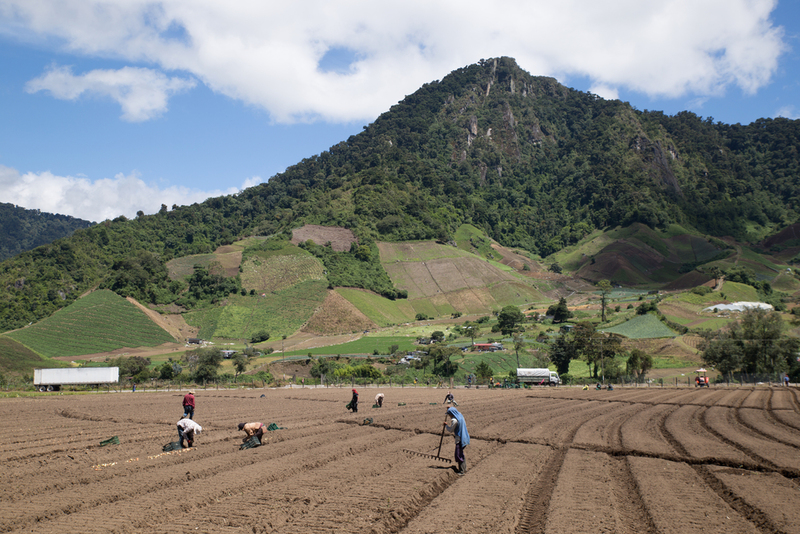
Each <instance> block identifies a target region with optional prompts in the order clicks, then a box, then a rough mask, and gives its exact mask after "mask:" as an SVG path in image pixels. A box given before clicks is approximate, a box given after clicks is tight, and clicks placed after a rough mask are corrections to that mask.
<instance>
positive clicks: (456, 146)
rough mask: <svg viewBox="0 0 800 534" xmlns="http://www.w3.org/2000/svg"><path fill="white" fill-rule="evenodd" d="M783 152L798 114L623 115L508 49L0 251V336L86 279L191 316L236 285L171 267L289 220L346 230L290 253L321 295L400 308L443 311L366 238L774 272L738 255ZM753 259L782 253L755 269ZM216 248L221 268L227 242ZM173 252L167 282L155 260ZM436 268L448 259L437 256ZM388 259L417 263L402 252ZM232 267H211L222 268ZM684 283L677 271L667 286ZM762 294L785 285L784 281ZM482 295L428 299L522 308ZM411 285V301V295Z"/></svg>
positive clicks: (767, 219) (584, 261)
mask: <svg viewBox="0 0 800 534" xmlns="http://www.w3.org/2000/svg"><path fill="white" fill-rule="evenodd" d="M797 146H800V121H796V120H794V121H793V120H787V119H783V118H777V119H760V120H758V121H756V122H755V123H753V124H750V125H739V124H736V125H726V124H722V123H714V122H713V121H711V120H703V119H702V118H701V117H698V116H696V115H694V114H692V113H688V112H683V113H678V114H676V115H674V116H669V115H666V114H664V113H661V112H658V111H640V110H637V109H634V108H632V107H631V106H630V105H629V104H627V103H625V102H621V101H618V100H604V99H602V98H600V97H598V96H597V95H593V94H590V93H584V92H580V91H576V90H573V89H570V88H567V87H564V86H563V85H561V84H559V83H558V82H557V81H556V80H555V79H553V78H546V77H540V76H532V75H531V74H529V73H527V72H525V71H523V70H521V69H520V68H519V67H518V66H517V64H516V62H515V61H514V60H513V59H511V58H495V59H489V60H481V61H480V62H478V63H476V64H473V65H469V66H466V67H464V68H461V69H457V70H455V71H453V72H452V73H450V74H448V75H446V76H444V77H443V78H442V79H441V80H439V81H435V82H431V83H429V84H426V85H424V86H423V87H421V88H420V89H419V90H417V91H416V92H414V93H413V94H411V95H409V96H408V97H406V98H405V99H404V100H403V101H401V102H399V103H398V104H397V105H395V106H393V107H392V108H391V109H390V110H388V111H387V112H386V113H384V114H382V115H381V116H380V117H378V118H377V119H376V120H375V121H374V122H373V123H371V124H369V125H367V126H366V127H365V128H364V131H363V132H361V133H359V134H358V135H354V136H352V137H350V138H348V139H347V140H344V141H342V142H341V143H338V144H336V145H335V146H333V147H331V148H330V149H329V150H328V151H325V152H323V153H321V154H318V155H313V156H310V157H309V158H307V159H304V160H303V161H301V162H298V163H297V164H296V165H293V166H291V167H289V168H287V169H286V171H285V172H283V173H280V174H278V175H276V176H273V177H271V178H270V179H269V180H268V181H267V182H265V183H263V184H260V185H258V186H255V187H252V188H249V189H247V190H245V191H242V192H240V193H237V194H236V195H230V196H224V197H217V198H212V199H209V200H207V201H205V202H203V203H202V204H195V205H192V206H183V207H176V208H175V209H172V210H167V209H165V210H162V211H161V212H159V213H157V214H154V215H150V216H140V217H137V218H136V219H134V220H127V219H126V218H124V217H118V218H116V219H114V220H111V221H103V222H101V223H100V224H97V225H95V226H92V227H90V228H85V229H79V230H77V231H76V232H75V233H74V234H73V235H72V236H71V237H69V238H63V239H59V240H56V241H54V242H52V243H50V244H47V245H43V246H40V247H38V248H35V249H33V250H31V251H27V252H22V253H20V254H19V255H17V256H15V257H14V258H11V259H8V260H6V261H5V262H3V263H2V264H0V287H2V288H3V291H2V292H0V331H6V330H9V329H12V328H20V327H22V326H24V325H27V324H29V323H31V322H34V323H35V322H37V321H39V320H41V319H44V318H46V317H49V316H51V315H52V314H53V313H54V312H55V311H56V310H58V309H60V308H64V307H66V306H69V305H70V304H72V303H73V302H75V301H76V300H77V299H78V297H79V296H80V295H81V294H83V293H85V292H86V291H87V290H91V289H94V288H97V287H101V288H108V289H112V290H113V291H115V292H116V293H117V294H119V295H121V296H131V297H134V298H136V299H137V300H139V301H140V302H143V303H149V304H157V305H160V306H165V307H166V306H172V305H177V306H185V307H187V308H188V309H189V311H191V313H193V314H197V315H202V314H203V313H204V311H203V310H207V309H212V308H213V306H216V305H217V304H218V303H219V302H220V300H222V299H224V297H225V296H226V295H231V294H233V293H234V292H237V293H238V292H239V290H240V289H242V287H241V282H240V280H239V279H237V278H236V276H233V277H232V278H233V279H232V280H229V281H228V282H226V281H225V280H220V279H216V278H214V276H222V275H221V274H219V273H215V272H211V273H205V272H202V271H201V272H200V273H199V274H198V276H196V277H195V279H194V281H193V280H192V276H194V274H195V273H190V269H193V268H194V267H193V266H194V262H195V259H192V258H189V259H185V258H187V257H189V256H194V255H209V254H212V253H215V252H216V251H218V250H219V248H220V247H225V246H231V245H232V244H233V243H235V242H236V241H237V240H239V239H241V238H244V237H249V238H252V236H272V237H271V238H270V239H274V240H289V239H290V238H291V232H292V231H293V230H294V229H297V228H299V227H301V226H303V225H305V224H314V225H321V226H323V227H330V226H339V227H342V228H345V229H347V230H349V231H352V233H353V234H354V236H355V238H356V239H357V242H355V243H354V246H353V247H352V248H351V249H350V250H344V251H342V250H333V248H330V247H326V244H325V243H317V245H315V247H312V248H309V249H308V252H310V253H311V254H313V255H314V256H315V257H316V258H317V259H318V260H319V261H321V262H322V264H323V265H324V270H326V271H328V273H327V274H326V275H325V276H326V278H327V280H328V282H329V284H330V285H332V286H334V287H360V288H362V289H366V290H371V291H374V292H376V293H379V294H382V295H384V296H385V297H387V298H389V299H392V298H400V299H402V295H399V294H398V293H397V290H398V289H400V290H402V288H401V287H399V286H400V285H401V284H407V286H408V288H409V289H408V291H409V296H410V297H411V298H410V301H409V302H404V303H402V305H403V306H409V305H410V306H411V307H412V308H415V309H420V310H427V311H426V313H427V312H430V313H446V312H447V311H448V310H458V309H459V308H458V306H456V305H455V303H454V301H452V300H450V299H449V298H446V299H443V300H437V299H436V298H435V297H434V296H428V293H426V292H427V291H428V289H427V286H425V287H417V288H415V287H413V286H412V283H413V284H417V286H419V284H418V283H417V281H416V280H415V279H414V278H413V277H411V278H409V277H408V276H406V277H405V278H403V275H402V273H396V274H395V275H393V276H396V277H397V280H398V281H397V282H396V283H395V287H392V282H391V280H390V277H389V275H388V274H387V266H388V265H390V264H391V262H387V263H383V264H382V263H381V261H385V260H378V259H377V258H376V257H377V253H376V252H375V251H376V250H377V246H376V244H377V243H386V242H389V243H395V244H396V243H403V242H419V241H433V240H436V241H438V242H440V243H455V244H456V245H457V247H451V248H453V250H454V251H455V250H458V251H461V252H462V253H467V252H474V253H476V254H477V255H476V256H474V257H472V258H464V259H463V260H461V259H460V260H458V264H459V265H461V264H462V263H464V265H469V264H470V262H473V263H474V262H475V261H476V259H475V258H479V259H480V258H483V259H484V260H485V259H490V260H494V259H496V258H492V257H491V256H490V255H493V254H494V253H493V252H492V251H491V250H489V248H491V247H492V245H491V244H490V243H489V240H494V242H496V243H497V244H498V245H499V246H502V247H506V248H508V249H516V250H519V251H521V252H522V254H520V255H519V258H526V257H527V258H531V259H532V260H533V261H535V260H536V259H539V258H548V262H547V263H549V262H550V260H551V259H553V258H559V255H560V254H563V255H564V256H563V260H564V262H565V263H566V264H568V265H569V267H568V270H569V271H571V272H572V273H576V274H578V276H581V277H585V278H587V279H589V280H597V279H602V278H608V279H614V280H615V281H618V282H620V283H623V284H625V285H639V286H642V287H663V286H667V285H669V284H679V285H681V284H683V285H684V286H685V287H689V286H691V285H694V284H695V283H696V282H697V280H696V278H697V276H696V275H693V274H692V272H693V271H692V270H693V269H695V268H697V267H702V266H703V265H704V264H707V263H709V262H712V263H713V262H717V263H721V264H723V265H724V264H725V261H726V260H729V258H730V257H732V256H730V254H737V256H736V259H735V260H732V261H734V264H733V265H734V266H739V265H740V264H741V265H744V266H748V265H749V266H752V268H753V269H754V270H755V271H757V273H758V276H760V277H768V276H777V273H776V272H775V271H774V270H773V269H774V267H778V268H784V267H785V266H786V263H785V262H787V261H789V260H790V259H792V258H793V257H796V256H789V255H787V253H786V251H787V250H788V249H787V247H791V246H792V244H793V241H792V240H791V238H790V237H789V236H788V235H787V236H786V237H785V238H784V239H782V240H778V241H774V242H771V244H770V246H769V248H768V249H763V250H761V249H759V251H757V256H756V258H752V257H749V256H748V255H749V252H747V250H746V248H747V246H748V244H750V245H754V244H755V243H756V242H760V241H761V240H763V239H764V238H765V237H767V236H770V235H772V234H776V233H778V232H779V231H780V230H782V229H783V228H786V227H789V226H790V225H792V224H794V223H796V222H797V220H798V216H799V215H800V212H799V211H798V203H797V198H800V194H798V193H800V191H798V187H800V186H799V185H798V183H797V180H796V177H797V176H798V175H800V156H798V152H797V150H796V147H797ZM464 225H469V227H467V226H464ZM468 229H470V230H469V231H468ZM603 236H605V237H603ZM723 237H724V238H725V239H727V240H728V241H726V242H725V243H723V242H722V241H720V238H723ZM587 238H591V239H596V240H597V241H596V242H595V243H592V244H590V245H587V246H588V248H587V249H586V250H587V251H588V252H581V253H580V254H581V255H580V256H579V255H575V254H572V255H570V253H569V252H568V251H570V250H571V251H573V252H574V251H575V250H576V249H575V248H571V247H576V246H579V245H580V244H581V243H587V242H586V241H585V240H586V239H587ZM729 241H730V242H731V243H733V242H735V243H736V244H735V245H731V244H726V243H728V242H729ZM258 242H259V243H260V244H263V242H265V241H264V240H260V241H258ZM765 243H766V242H765ZM487 246H488V247H489V248H487ZM731 247H732V248H731ZM773 249H775V250H774V252H775V254H779V253H780V254H783V255H782V256H780V257H777V256H776V257H775V259H767V260H764V261H762V260H759V259H758V257H762V256H764V254H769V253H771V252H773ZM495 250H496V249H495ZM731 250H733V251H734V252H730V251H731ZM584 253H585V254H586V257H584V256H583V255H582V254H584ZM226 254H230V255H231V256H230V258H229V259H232V258H233V259H235V258H236V251H233V250H232V251H230V252H226ZM723 254H726V256H723ZM195 257H196V258H203V261H205V260H206V259H215V258H212V257H209V256H206V257H203V256H195ZM421 258H422V257H421V256H420V259H421ZM216 259H219V258H216ZM762 259H763V258H762ZM173 260H178V261H177V262H175V263H172V264H170V265H175V266H176V269H175V271H174V272H173V273H172V277H171V276H170V274H171V273H170V270H169V269H168V268H167V267H166V265H167V264H168V262H170V261H173ZM232 261H233V260H232ZM423 261H427V260H423ZM431 261H434V262H444V261H445V260H443V259H434V260H431ZM446 261H447V262H450V263H449V265H450V266H453V268H455V265H456V262H455V260H450V259H448V260H446ZM477 261H480V260H477ZM234 263H235V261H234ZM406 263H407V265H406V266H407V267H408V268H412V267H413V268H417V267H418V266H417V265H412V264H416V263H418V262H417V260H416V259H414V260H413V261H412V260H411V259H410V260H409V261H408V262H406ZM526 265H528V268H529V269H530V268H531V266H533V267H536V264H535V263H531V264H526ZM177 266H180V267H181V268H180V269H178V268H177ZM232 266H233V263H232V264H231V265H226V266H223V271H224V276H225V277H231V274H233V272H231V271H229V270H228V268H229V267H230V268H232V269H233V267H232ZM449 268H450V267H448V269H449ZM181 269H182V270H181ZM465 269H468V268H467V267H465ZM470 269H471V268H470ZM498 270H499V269H498ZM212 271H213V269H212ZM415 272H416V271H415ZM455 272H456V271H453V273H455ZM178 273H185V274H191V275H192V276H189V278H185V277H184V276H183V274H178ZM458 273H459V274H461V275H462V276H461V277H462V279H466V278H467V277H469V276H472V274H470V273H468V272H462V271H458ZM207 274H208V275H207ZM237 274H238V273H237ZM242 274H244V273H242ZM506 274H508V273H506ZM512 274H513V273H512ZM516 274H517V275H522V274H524V273H521V272H520V271H519V270H518V271H517V273H516ZM689 275H691V276H694V277H695V278H691V279H684V276H689ZM498 276H499V275H498ZM515 276H516V275H515ZM452 278H453V280H457V279H458V278H457V277H456V276H453V277H452ZM784 278H786V277H784ZM449 279H450V277H447V276H441V277H439V276H438V275H435V276H431V277H430V280H432V281H433V282H435V283H440V282H438V281H441V280H449ZM764 279H766V278H764ZM549 282H550V281H548V282H547V283H549ZM193 283H194V284H195V285H194V286H193V285H192V284H193ZM248 283H250V282H248ZM261 283H263V282H257V283H256V282H253V283H250V284H251V286H250V289H255V288H256V286H257V285H258V284H261ZM426 284H427V282H426ZM514 284H521V285H514ZM781 284H782V287H786V288H788V289H789V290H791V288H792V287H793V286H792V281H791V280H790V279H788V278H786V279H785V280H784V279H782V280H781ZM201 286H202V287H201ZM484 287H486V288H487V289H486V290H485V291H483V292H477V293H476V292H474V291H473V290H472V286H470V285H469V284H466V285H464V287H463V288H462V289H453V290H452V291H446V292H444V293H443V294H445V295H453V294H455V293H456V292H459V291H460V292H461V293H460V296H459V297H458V298H459V299H461V300H462V301H464V302H465V301H466V300H467V298H468V297H469V298H471V299H472V301H471V303H470V304H469V306H467V307H468V309H470V310H477V309H478V308H479V307H480V308H482V309H483V310H491V309H494V308H495V307H496V306H497V305H499V304H500V303H502V302H514V303H516V302H519V303H522V302H526V301H530V300H532V299H533V298H535V294H526V291H527V289H525V288H526V287H528V284H527V281H525V280H522V281H521V282H511V281H508V282H502V283H500V285H498V284H494V283H486V284H485V285H484ZM244 289H245V290H247V289H248V288H247V287H245V288H244ZM417 290H419V291H420V298H417V297H416V296H413V297H412V296H411V293H412V291H417ZM470 291H473V295H472V296H470V295H469V294H468V292H470ZM187 295H188V296H189V297H191V298H188V297H187ZM515 299H516V300H515ZM397 305H398V306H401V303H398V304H397ZM462 306H463V304H462ZM208 313H209V315H213V313H216V312H210V311H209V312H208ZM237 321H239V320H238V319H237V320H236V321H234V322H237ZM201 322H203V323H204V324H206V323H207V324H212V323H213V321H211V320H209V321H205V320H203V321H201ZM239 322H241V321H239ZM242 324H243V323H242Z"/></svg>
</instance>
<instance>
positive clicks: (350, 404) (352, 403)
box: [345, 389, 358, 413]
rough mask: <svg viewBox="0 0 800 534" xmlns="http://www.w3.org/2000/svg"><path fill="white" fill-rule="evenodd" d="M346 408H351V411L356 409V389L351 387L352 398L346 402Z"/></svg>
mask: <svg viewBox="0 0 800 534" xmlns="http://www.w3.org/2000/svg"><path fill="white" fill-rule="evenodd" d="M345 408H347V409H348V410H353V413H355V412H357V411H358V391H356V390H355V389H353V398H351V399H350V402H348V403H347V406H345Z"/></svg>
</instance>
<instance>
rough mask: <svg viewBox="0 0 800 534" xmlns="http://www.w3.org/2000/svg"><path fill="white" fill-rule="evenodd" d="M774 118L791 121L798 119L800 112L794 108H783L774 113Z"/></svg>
mask: <svg viewBox="0 0 800 534" xmlns="http://www.w3.org/2000/svg"><path fill="white" fill-rule="evenodd" d="M775 116H776V117H783V118H786V119H792V120H794V119H800V110H798V109H797V107H796V106H784V107H782V108H781V109H779V110H778V111H777V113H775Z"/></svg>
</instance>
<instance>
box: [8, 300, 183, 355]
mask: <svg viewBox="0 0 800 534" xmlns="http://www.w3.org/2000/svg"><path fill="white" fill-rule="evenodd" d="M6 335H7V336H8V337H10V338H12V339H14V340H16V341H18V342H20V343H22V344H23V345H25V346H26V347H28V348H30V349H31V350H33V351H35V352H37V353H39V354H41V355H42V356H45V357H48V358H52V357H55V356H81V355H84V354H93V353H96V352H106V351H111V350H114V349H119V348H123V347H155V346H157V345H161V344H162V343H169V342H173V341H175V340H174V339H173V338H172V336H170V335H169V334H168V333H167V332H166V331H164V330H163V329H161V328H160V327H159V326H157V325H156V324H155V323H154V322H153V321H152V320H151V319H150V318H149V317H148V316H147V315H145V314H144V313H143V312H142V311H141V310H140V309H139V308H137V307H136V306H135V305H133V304H131V303H130V302H128V301H127V300H125V299H124V298H122V297H120V296H118V295H116V294H114V293H113V292H111V291H108V290H99V291H94V292H92V293H89V294H88V295H86V296H85V297H83V298H81V299H78V300H77V301H75V302H74V303H73V304H71V305H70V306H68V307H66V308H64V309H63V310H61V311H59V312H58V313H56V314H54V315H53V316H52V317H49V318H47V319H45V320H43V321H40V322H38V323H36V324H34V325H31V326H29V327H27V328H23V329H21V330H16V331H14V332H9V333H7V334H6Z"/></svg>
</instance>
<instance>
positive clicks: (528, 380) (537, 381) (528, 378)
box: [517, 367, 561, 386]
mask: <svg viewBox="0 0 800 534" xmlns="http://www.w3.org/2000/svg"><path fill="white" fill-rule="evenodd" d="M517 382H519V383H520V384H529V385H533V386H539V385H542V386H557V385H559V384H560V383H561V379H560V378H559V377H558V373H557V372H555V371H551V370H550V369H547V368H546V367H545V368H542V367H539V368H533V367H529V368H522V367H520V368H517Z"/></svg>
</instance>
